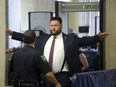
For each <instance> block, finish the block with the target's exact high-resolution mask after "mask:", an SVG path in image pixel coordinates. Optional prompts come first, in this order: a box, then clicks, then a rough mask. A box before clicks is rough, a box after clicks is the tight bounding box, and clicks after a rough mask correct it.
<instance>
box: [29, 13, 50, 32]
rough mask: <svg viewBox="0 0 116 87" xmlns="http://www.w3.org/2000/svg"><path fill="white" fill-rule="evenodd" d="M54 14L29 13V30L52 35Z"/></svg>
mask: <svg viewBox="0 0 116 87" xmlns="http://www.w3.org/2000/svg"><path fill="white" fill-rule="evenodd" d="M51 17H52V12H29V29H35V30H42V31H43V32H45V33H48V34H49V33H50V19H51Z"/></svg>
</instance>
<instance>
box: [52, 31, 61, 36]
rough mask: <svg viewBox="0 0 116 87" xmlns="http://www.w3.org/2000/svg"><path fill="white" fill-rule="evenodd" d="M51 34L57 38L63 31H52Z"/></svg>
mask: <svg viewBox="0 0 116 87" xmlns="http://www.w3.org/2000/svg"><path fill="white" fill-rule="evenodd" d="M50 33H51V35H53V36H57V35H59V34H60V33H61V31H55V32H54V31H50Z"/></svg>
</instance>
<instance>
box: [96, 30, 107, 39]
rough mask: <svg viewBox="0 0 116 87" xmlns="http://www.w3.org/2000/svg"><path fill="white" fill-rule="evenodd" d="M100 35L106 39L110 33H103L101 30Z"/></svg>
mask: <svg viewBox="0 0 116 87" xmlns="http://www.w3.org/2000/svg"><path fill="white" fill-rule="evenodd" d="M98 36H99V38H100V39H104V38H106V37H107V36H109V34H108V33H107V32H103V33H101V32H100V33H99V34H98Z"/></svg>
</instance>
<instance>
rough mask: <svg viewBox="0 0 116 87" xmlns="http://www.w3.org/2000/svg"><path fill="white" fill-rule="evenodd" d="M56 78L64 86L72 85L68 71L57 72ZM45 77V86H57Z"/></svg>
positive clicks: (69, 86)
mask: <svg viewBox="0 0 116 87" xmlns="http://www.w3.org/2000/svg"><path fill="white" fill-rule="evenodd" d="M55 77H56V79H57V80H58V82H59V83H60V84H61V86H62V87H71V81H70V78H69V75H68V73H67V72H59V73H56V74H55ZM44 79H45V87H55V86H54V85H53V84H52V83H51V82H49V81H48V80H47V79H46V78H44Z"/></svg>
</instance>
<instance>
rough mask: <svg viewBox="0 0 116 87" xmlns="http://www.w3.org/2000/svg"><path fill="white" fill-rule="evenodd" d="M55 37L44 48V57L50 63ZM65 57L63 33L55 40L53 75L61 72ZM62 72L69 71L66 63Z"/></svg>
mask: <svg viewBox="0 0 116 87" xmlns="http://www.w3.org/2000/svg"><path fill="white" fill-rule="evenodd" d="M53 37H54V36H51V37H50V38H49V39H48V41H47V42H46V44H45V46H44V56H45V57H46V59H47V61H49V53H50V48H51V44H52V40H53ZM64 55H65V52H64V43H63V37H62V33H61V34H59V35H58V36H57V37H56V39H55V46H54V55H53V64H52V71H53V73H58V72H60V71H61V67H62V65H63V61H64ZM62 71H68V69H67V64H66V63H65V65H64V68H63V70H62Z"/></svg>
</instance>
